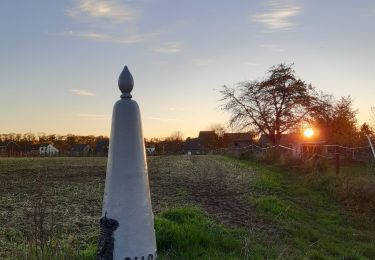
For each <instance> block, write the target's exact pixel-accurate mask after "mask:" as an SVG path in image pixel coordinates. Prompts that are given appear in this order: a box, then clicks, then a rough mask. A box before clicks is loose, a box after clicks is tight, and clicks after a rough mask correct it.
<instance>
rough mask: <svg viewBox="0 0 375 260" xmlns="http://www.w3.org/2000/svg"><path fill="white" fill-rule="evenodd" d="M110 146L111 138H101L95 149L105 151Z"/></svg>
mask: <svg viewBox="0 0 375 260" xmlns="http://www.w3.org/2000/svg"><path fill="white" fill-rule="evenodd" d="M108 148H109V140H108V139H107V140H100V141H98V142H97V143H96V145H95V151H104V150H108Z"/></svg>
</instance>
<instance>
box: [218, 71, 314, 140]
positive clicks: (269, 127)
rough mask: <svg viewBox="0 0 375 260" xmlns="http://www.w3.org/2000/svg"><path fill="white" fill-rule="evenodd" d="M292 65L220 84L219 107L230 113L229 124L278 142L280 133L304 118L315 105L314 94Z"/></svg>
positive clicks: (293, 126)
mask: <svg viewBox="0 0 375 260" xmlns="http://www.w3.org/2000/svg"><path fill="white" fill-rule="evenodd" d="M292 66H293V64H290V65H286V64H279V65H277V66H273V67H271V68H270V69H269V71H268V72H267V74H266V77H265V78H264V79H263V80H254V81H245V82H240V83H238V84H237V85H236V86H235V87H233V88H231V87H227V86H223V87H222V89H221V91H220V92H221V94H222V99H221V101H222V102H223V105H222V108H223V109H224V110H226V111H228V112H229V113H230V115H231V117H230V122H229V123H230V125H232V126H235V127H239V128H241V129H252V130H255V131H257V132H258V133H259V134H263V135H265V136H266V137H267V138H268V139H269V141H270V142H271V143H272V144H278V142H279V141H280V138H281V135H282V134H283V133H286V132H288V131H290V130H291V129H294V128H296V127H298V126H299V125H300V123H302V122H303V121H304V120H305V119H307V118H308V116H309V114H310V112H312V111H313V110H314V109H315V108H316V105H317V102H316V101H317V100H318V94H317V92H316V91H315V89H314V87H313V86H311V84H307V83H305V81H303V80H301V79H300V78H298V77H297V76H296V75H295V72H294V70H293V68H292Z"/></svg>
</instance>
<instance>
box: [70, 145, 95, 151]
mask: <svg viewBox="0 0 375 260" xmlns="http://www.w3.org/2000/svg"><path fill="white" fill-rule="evenodd" d="M87 146H89V145H88V144H73V145H72V147H71V148H70V150H71V151H72V152H82V151H83V150H84V149H85V148H86V147H87ZM89 147H90V146H89Z"/></svg>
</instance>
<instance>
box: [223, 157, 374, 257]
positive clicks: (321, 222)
mask: <svg viewBox="0 0 375 260" xmlns="http://www.w3.org/2000/svg"><path fill="white" fill-rule="evenodd" d="M226 160H234V159H228V158H226ZM239 163H240V164H241V165H244V166H245V167H251V168H253V169H255V170H256V172H257V176H256V180H255V181H254V183H253V186H254V189H255V190H257V191H258V192H259V193H258V194H257V196H258V197H257V198H253V201H255V204H256V206H257V212H258V214H260V215H262V216H263V217H264V218H267V219H268V220H270V221H272V222H274V223H276V224H277V225H278V226H279V227H280V228H281V230H282V236H283V240H284V242H285V243H286V244H288V248H287V249H286V250H285V251H284V253H283V255H282V256H283V257H285V258H298V259H300V258H307V259H338V258H339V259H374V258H375V233H374V225H373V224H372V222H371V219H370V218H368V216H367V217H366V216H358V215H353V214H352V213H351V212H350V211H348V210H347V209H346V208H345V207H344V206H343V205H342V204H341V203H340V201H339V198H338V197H335V195H337V192H338V185H339V184H338V182H339V181H342V180H341V179H337V178H336V177H334V176H332V175H325V176H307V175H305V174H298V173H296V172H293V171H291V170H289V169H287V168H285V167H281V166H277V165H265V164H262V163H256V162H251V161H241V162H239ZM347 168H349V167H347ZM352 170H353V169H352ZM358 221H360V222H359V223H358Z"/></svg>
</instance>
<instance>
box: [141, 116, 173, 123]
mask: <svg viewBox="0 0 375 260" xmlns="http://www.w3.org/2000/svg"><path fill="white" fill-rule="evenodd" d="M148 119H151V120H156V121H162V122H168V121H177V120H178V119H177V118H167V117H148Z"/></svg>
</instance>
